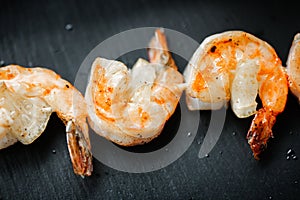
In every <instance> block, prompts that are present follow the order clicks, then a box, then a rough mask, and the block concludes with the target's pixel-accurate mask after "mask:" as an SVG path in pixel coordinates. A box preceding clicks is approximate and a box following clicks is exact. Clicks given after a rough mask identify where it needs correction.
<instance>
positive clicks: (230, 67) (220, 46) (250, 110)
mask: <svg viewBox="0 0 300 200" xmlns="http://www.w3.org/2000/svg"><path fill="white" fill-rule="evenodd" d="M184 76H185V80H186V82H187V84H188V86H187V90H186V94H187V95H186V96H187V104H188V108H189V109H190V110H203V109H204V110H205V109H219V108H221V107H222V106H226V105H227V103H228V102H229V101H230V103H231V107H232V110H233V112H234V113H235V115H236V116H237V117H239V118H245V117H249V116H251V115H253V114H256V116H255V118H254V120H253V122H252V125H251V127H250V130H249V132H248V134H247V139H248V142H249V144H250V146H251V149H252V151H253V153H254V156H255V158H258V154H259V153H260V152H261V150H262V149H263V148H264V147H265V146H266V142H267V140H268V139H269V137H272V136H273V135H272V127H273V125H274V123H275V120H276V116H277V115H278V114H279V113H281V112H282V111H283V110H284V107H285V104H286V100H287V93H288V86H287V78H286V75H285V71H284V69H283V67H282V64H281V61H280V59H279V58H278V56H277V54H276V52H275V50H274V49H273V48H272V47H271V46H270V45H269V44H267V43H266V42H264V41H262V40H260V39H258V38H256V37H255V36H253V35H251V34H249V33H246V32H243V31H228V32H224V33H220V34H215V35H212V36H210V37H208V38H206V39H205V40H204V41H203V42H202V43H201V45H200V47H199V48H198V49H197V50H196V52H195V53H194V55H193V57H192V59H191V61H190V62H189V64H188V66H187V68H186V70H185V72H184ZM257 94H259V97H260V99H261V101H262V105H263V108H261V109H260V110H259V111H258V112H256V107H257V103H256V101H255V99H256V96H257ZM266 120H267V121H266Z"/></svg>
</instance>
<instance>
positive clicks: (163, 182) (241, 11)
mask: <svg viewBox="0 0 300 200" xmlns="http://www.w3.org/2000/svg"><path fill="white" fill-rule="evenodd" d="M299 21H300V15H299V13H297V7H296V6H295V5H294V4H292V3H289V2H288V1H282V2H281V3H276V2H273V3H271V1H270V2H264V3H259V2H253V1H252V2H251V3H250V2H249V3H248V2H242V1H182V2H180V1H162V0H161V1H154V0H153V1H71V0H69V1H67V0H66V1H50V0H49V1H33V0H28V1H15V0H4V1H3V0H1V1H0V60H4V61H5V63H6V64H11V63H17V64H20V65H24V66H27V65H31V64H32V65H33V66H44V67H48V68H51V69H53V70H55V71H56V72H58V73H59V74H60V75H61V76H62V77H64V78H65V79H67V80H69V81H70V82H74V80H75V76H76V72H77V70H78V68H79V66H80V64H81V62H82V61H83V59H84V58H85V56H86V55H87V54H88V53H89V52H90V50H92V49H93V48H94V47H95V46H96V45H97V44H98V43H100V42H102V41H103V40H105V39H106V38H108V37H110V36H112V35H114V34H117V33H119V32H121V31H125V30H128V29H131V28H136V27H144V26H158V27H166V28H170V29H174V30H177V31H180V32H182V33H184V34H187V35H188V36H190V37H192V38H193V39H195V40H197V41H199V42H201V41H202V40H203V39H204V38H205V37H207V36H208V35H211V34H214V33H217V32H221V31H225V30H232V29H240V30H245V31H248V32H250V33H253V34H255V35H256V36H258V37H260V38H262V39H264V40H265V41H267V42H269V43H270V44H271V45H272V46H273V47H274V48H275V49H276V51H277V52H278V55H279V56H280V57H281V59H282V61H283V63H285V62H286V58H287V54H288V50H289V47H290V44H291V41H292V38H293V36H294V34H295V33H297V32H298V31H300V23H299ZM67 23H71V24H73V30H72V31H66V30H65V29H64V26H65V25H66V24H67ZM143 56H145V53H144V54H143ZM135 59H136V57H135V56H132V57H130V56H125V57H124V58H123V59H122V61H124V62H125V63H126V64H132V63H133V62H134V61H135ZM178 63H179V65H180V70H181V71H183V68H184V66H185V64H186V63H185V62H183V61H180V59H178ZM209 114H210V113H209V112H201V121H200V129H199V131H198V135H197V136H196V138H195V141H194V142H193V144H192V146H191V147H190V148H189V150H188V151H187V152H186V153H185V154H184V155H183V156H182V157H181V158H180V159H178V160H177V161H176V162H174V163H173V164H171V165H169V166H168V167H166V168H164V169H161V170H159V171H155V172H151V173H144V174H129V173H124V172H119V171H116V170H113V169H111V168H109V167H106V166H105V165H103V164H102V163H100V162H98V161H97V160H96V159H94V173H93V175H92V176H91V177H88V178H85V179H82V178H81V177H79V176H76V175H75V174H74V173H73V170H72V166H71V163H70V160H69V155H68V151H67V146H66V139H65V134H64V125H63V123H62V122H61V121H60V120H59V119H58V118H57V117H56V115H52V117H51V120H50V122H49V124H48V126H47V129H46V131H45V133H43V135H42V136H41V137H40V138H38V139H37V140H36V141H35V142H34V143H33V144H31V145H28V146H25V145H22V144H19V143H18V144H15V145H13V146H11V147H9V148H7V149H4V150H1V151H0V199H83V198H86V199H299V195H300V171H299V169H300V161H299V159H298V160H289V161H287V160H286V152H287V150H288V149H289V148H292V149H293V150H294V151H295V152H296V155H298V156H299V157H300V142H299V141H300V126H299V119H300V117H299V114H300V106H299V105H298V102H297V100H296V98H294V97H293V96H292V95H289V98H288V104H287V106H286V110H285V111H284V112H283V113H282V114H281V115H280V116H279V117H278V120H277V123H276V125H275V127H274V133H275V138H274V139H272V140H271V141H270V143H269V146H268V149H267V150H266V152H265V153H264V155H263V158H262V160H261V161H259V162H258V161H256V160H254V159H253V157H252V154H251V152H250V149H249V147H248V145H247V141H246V140H245V135H246V132H247V130H248V127H249V125H250V122H251V118H248V119H237V118H236V117H235V116H234V115H233V113H232V111H231V110H228V111H227V116H226V122H225V126H224V130H223V132H222V135H221V137H220V140H219V141H218V143H217V145H216V146H215V148H214V149H213V150H212V152H211V153H210V156H209V157H208V158H205V159H198V158H197V153H198V151H199V148H200V145H199V144H198V143H201V142H202V141H203V138H204V136H205V133H206V132H205V131H206V129H207V125H208V123H209ZM232 132H235V133H236V134H235V135H233V134H232ZM54 149H55V151H56V153H53V152H52V151H53V150H54ZM220 151H222V152H223V153H222V154H220Z"/></svg>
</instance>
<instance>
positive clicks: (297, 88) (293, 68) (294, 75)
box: [286, 33, 300, 102]
mask: <svg viewBox="0 0 300 200" xmlns="http://www.w3.org/2000/svg"><path fill="white" fill-rule="evenodd" d="M286 68H287V74H288V79H289V88H290V89H291V92H292V93H293V94H294V95H295V96H296V97H297V98H298V100H299V102H300V33H298V34H296V35H295V37H294V40H293V43H292V46H291V48H290V52H289V55H288V59H287V66H286Z"/></svg>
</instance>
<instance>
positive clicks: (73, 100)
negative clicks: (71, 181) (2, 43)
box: [0, 65, 92, 175]
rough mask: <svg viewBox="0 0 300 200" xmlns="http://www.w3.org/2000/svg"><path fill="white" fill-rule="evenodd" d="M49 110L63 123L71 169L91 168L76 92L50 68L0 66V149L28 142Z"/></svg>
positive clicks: (81, 101) (86, 172)
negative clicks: (18, 142)
mask: <svg viewBox="0 0 300 200" xmlns="http://www.w3.org/2000/svg"><path fill="white" fill-rule="evenodd" d="M52 112H56V113H57V115H58V116H59V118H60V119H62V121H63V122H64V123H65V124H66V125H67V127H66V133H67V142H68V148H69V153H70V157H71V161H72V164H73V168H74V172H75V173H77V174H80V175H90V174H91V171H92V163H91V161H92V160H91V159H92V156H91V153H90V142H89V135H88V126H87V123H86V116H87V113H86V104H85V101H84V98H83V96H82V95H81V94H80V92H79V91H78V90H77V89H75V88H74V86H72V85H71V84H70V83H69V82H67V81H66V80H64V79H62V78H60V76H59V75H58V74H56V73H54V72H53V71H51V70H48V69H44V68H23V67H20V66H17V65H9V66H6V67H2V68H0V119H1V124H0V149H3V148H5V147H8V146H10V145H12V144H13V143H15V142H17V141H20V142H21V143H23V144H30V143H32V142H33V141H34V140H35V139H37V138H38V137H39V136H40V135H41V134H42V133H43V132H44V130H45V128H46V125H47V123H48V121H49V118H50V115H51V113H52Z"/></svg>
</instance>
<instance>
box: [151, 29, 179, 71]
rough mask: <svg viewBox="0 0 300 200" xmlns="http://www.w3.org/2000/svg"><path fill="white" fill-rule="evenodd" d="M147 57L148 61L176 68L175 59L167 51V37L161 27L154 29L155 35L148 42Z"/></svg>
mask: <svg viewBox="0 0 300 200" xmlns="http://www.w3.org/2000/svg"><path fill="white" fill-rule="evenodd" d="M148 57H149V60H150V63H159V64H162V65H165V66H169V67H172V68H174V69H176V70H177V66H176V64H175V61H174V60H173V58H172V56H171V53H170V52H169V48H168V44H167V38H166V36H165V34H164V30H163V29H162V28H160V29H156V31H155V35H154V36H153V37H152V39H151V41H150V43H149V48H148Z"/></svg>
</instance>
